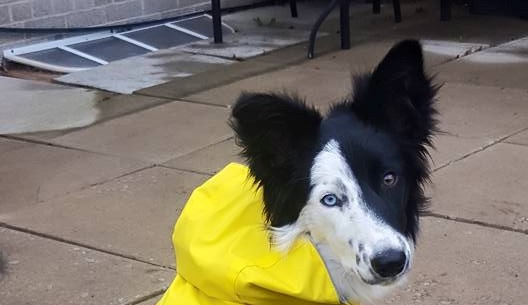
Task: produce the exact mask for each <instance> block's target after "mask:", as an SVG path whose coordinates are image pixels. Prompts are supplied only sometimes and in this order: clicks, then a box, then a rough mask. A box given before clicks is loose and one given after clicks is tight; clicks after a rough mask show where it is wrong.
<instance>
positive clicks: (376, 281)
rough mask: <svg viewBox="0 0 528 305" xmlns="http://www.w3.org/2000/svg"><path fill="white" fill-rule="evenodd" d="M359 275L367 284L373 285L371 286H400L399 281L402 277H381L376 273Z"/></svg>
mask: <svg viewBox="0 0 528 305" xmlns="http://www.w3.org/2000/svg"><path fill="white" fill-rule="evenodd" d="M358 276H359V278H360V279H361V281H362V282H363V283H365V284H367V285H371V286H376V285H379V286H385V287H390V286H392V285H395V286H398V283H397V282H399V281H400V279H401V276H398V277H393V278H388V279H386V278H380V277H377V276H374V275H371V276H369V277H365V276H363V275H361V274H358Z"/></svg>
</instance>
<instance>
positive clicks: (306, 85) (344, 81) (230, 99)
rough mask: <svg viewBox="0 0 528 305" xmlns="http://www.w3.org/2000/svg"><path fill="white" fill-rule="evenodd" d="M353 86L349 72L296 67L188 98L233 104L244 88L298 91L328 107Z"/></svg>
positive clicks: (316, 102) (220, 103)
mask: <svg viewBox="0 0 528 305" xmlns="http://www.w3.org/2000/svg"><path fill="white" fill-rule="evenodd" d="M350 88H351V80H350V73H348V72H339V71H337V72H333V71H322V70H320V71H316V70H312V69H305V68H303V67H302V66H294V67H290V68H286V69H282V70H279V71H274V72H271V73H266V74H262V75H258V76H255V77H251V78H247V79H244V80H240V81H237V82H234V83H231V84H228V85H225V86H222V87H218V88H214V89H211V90H207V91H204V92H200V93H197V94H193V95H189V96H187V97H185V99H186V100H190V101H199V102H204V103H212V104H218V105H225V106H229V105H232V104H233V103H234V102H235V101H236V100H237V98H238V96H239V95H240V93H241V92H242V91H254V92H270V91H279V92H281V91H285V92H293V93H295V92H296V93H298V95H299V96H300V97H302V98H306V101H307V102H308V103H311V104H314V105H317V106H325V105H328V104H329V103H331V102H334V101H337V100H340V99H342V98H343V97H346V96H347V95H348V94H349V92H350Z"/></svg>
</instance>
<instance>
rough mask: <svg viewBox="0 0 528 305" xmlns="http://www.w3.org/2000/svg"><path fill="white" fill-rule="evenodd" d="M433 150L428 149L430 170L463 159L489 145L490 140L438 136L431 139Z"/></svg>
mask: <svg viewBox="0 0 528 305" xmlns="http://www.w3.org/2000/svg"><path fill="white" fill-rule="evenodd" d="M433 143H434V148H433V149H430V150H429V152H430V154H431V159H432V163H431V169H433V170H434V169H437V168H440V167H443V166H446V165H448V164H450V163H452V162H454V161H456V160H459V159H461V158H463V157H464V156H467V155H469V154H471V153H474V152H475V151H478V150H480V149H481V148H482V147H484V146H486V145H489V144H490V143H491V140H487V139H471V138H459V137H455V136H450V135H446V134H438V135H435V136H434V137H433Z"/></svg>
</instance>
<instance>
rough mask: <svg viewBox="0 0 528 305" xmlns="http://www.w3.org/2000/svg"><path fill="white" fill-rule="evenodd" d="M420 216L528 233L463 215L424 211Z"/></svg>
mask: <svg viewBox="0 0 528 305" xmlns="http://www.w3.org/2000/svg"><path fill="white" fill-rule="evenodd" d="M422 216H424V217H431V218H437V219H444V220H449V221H453V222H459V223H465V224H471V225H477V226H480V227H486V228H492V229H497V230H501V231H508V232H514V233H520V234H525V235H528V229H524V230H523V229H515V228H511V227H508V226H505V225H498V224H493V223H488V222H484V221H480V220H472V219H467V218H463V217H457V216H449V215H444V214H439V213H434V212H426V213H424V214H423V215H422Z"/></svg>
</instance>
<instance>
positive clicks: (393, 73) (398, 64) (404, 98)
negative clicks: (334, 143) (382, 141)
mask: <svg viewBox="0 0 528 305" xmlns="http://www.w3.org/2000/svg"><path fill="white" fill-rule="evenodd" d="M437 90H438V88H437V87H436V86H434V85H432V83H431V78H430V77H427V76H426V75H425V72H424V67H423V55H422V48H421V46H420V43H419V42H418V41H415V40H405V41H402V42H400V43H398V44H396V45H395V46H394V47H393V48H392V49H391V50H390V51H389V52H388V53H387V55H386V56H385V58H384V59H383V60H382V61H381V62H380V64H379V65H378V66H377V67H376V69H375V70H374V72H372V74H370V75H366V76H363V77H359V78H357V79H356V83H355V94H354V100H353V103H352V108H353V110H354V112H355V113H356V114H357V115H358V116H359V117H360V118H361V119H363V120H364V121H366V122H369V123H372V124H374V125H377V126H379V127H381V128H384V129H387V130H388V131H390V132H396V133H399V134H400V135H402V136H404V138H405V139H407V140H409V141H412V142H414V143H415V144H418V145H424V144H430V136H431V133H432V132H433V131H435V125H436V121H435V119H434V115H435V114H436V111H435V109H434V105H433V103H434V97H435V94H436V92H437Z"/></svg>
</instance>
